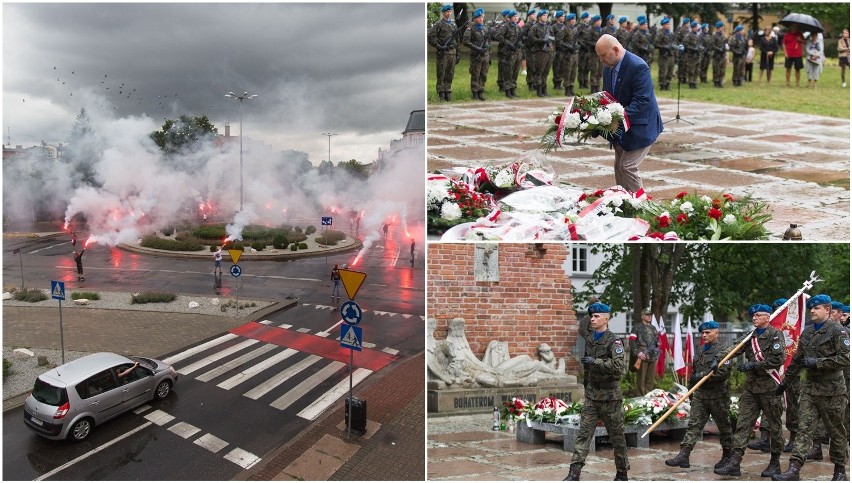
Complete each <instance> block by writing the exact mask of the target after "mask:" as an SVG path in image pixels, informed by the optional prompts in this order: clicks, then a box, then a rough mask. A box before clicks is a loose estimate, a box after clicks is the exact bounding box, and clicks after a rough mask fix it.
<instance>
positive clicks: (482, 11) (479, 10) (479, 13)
mask: <svg viewBox="0 0 852 483" xmlns="http://www.w3.org/2000/svg"><path fill="white" fill-rule="evenodd" d="M483 15H485V9H484V8H477V9H476V10H474V11H473V18H476V17H481V16H483Z"/></svg>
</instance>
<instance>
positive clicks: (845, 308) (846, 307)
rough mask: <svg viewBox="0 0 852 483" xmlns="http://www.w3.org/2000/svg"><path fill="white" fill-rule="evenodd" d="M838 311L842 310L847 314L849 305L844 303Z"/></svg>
mask: <svg viewBox="0 0 852 483" xmlns="http://www.w3.org/2000/svg"><path fill="white" fill-rule="evenodd" d="M840 311H841V312H843V313H844V314H848V313H849V306H848V305H844V306H843V308H842V309H840Z"/></svg>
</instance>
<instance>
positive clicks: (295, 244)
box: [290, 243, 299, 252]
mask: <svg viewBox="0 0 852 483" xmlns="http://www.w3.org/2000/svg"><path fill="white" fill-rule="evenodd" d="M298 249H299V244H298V243H293V244H292V245H290V251H291V252H295V251H296V250H298Z"/></svg>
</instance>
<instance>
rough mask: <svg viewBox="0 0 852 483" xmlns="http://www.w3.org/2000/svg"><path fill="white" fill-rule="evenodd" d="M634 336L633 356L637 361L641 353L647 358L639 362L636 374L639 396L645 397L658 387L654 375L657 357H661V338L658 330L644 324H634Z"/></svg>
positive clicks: (632, 342)
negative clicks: (659, 346) (659, 347)
mask: <svg viewBox="0 0 852 483" xmlns="http://www.w3.org/2000/svg"><path fill="white" fill-rule="evenodd" d="M632 334H635V336H636V337H635V338H634V337H632V336H631V337H630V352H631V356H632V357H633V358H634V359H636V358H638V357H639V354H640V353H641V354H643V355H644V356H645V357H646V358H647V359H645V360H642V361H641V362H639V369H638V371H637V373H636V390H637V392H638V393H639V394H638V395H639V396H644V395H645V394H648V393H649V392H651V391H653V390H654V389H655V387H656V386H655V384H654V375H655V372H656V361H657V357H659V355H660V350H659V349H658V348H657V346H658V345H659V343H660V338H659V337H658V336H657V329H655V328H654V327H653V326H652V325H651V324H646V323H644V322H639V323H636V324H634V325H633V331H632Z"/></svg>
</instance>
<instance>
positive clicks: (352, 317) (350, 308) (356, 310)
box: [340, 300, 363, 325]
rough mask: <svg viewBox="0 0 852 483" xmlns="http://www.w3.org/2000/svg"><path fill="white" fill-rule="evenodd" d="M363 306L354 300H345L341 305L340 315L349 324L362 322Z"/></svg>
mask: <svg viewBox="0 0 852 483" xmlns="http://www.w3.org/2000/svg"><path fill="white" fill-rule="evenodd" d="M361 315H363V313H362V312H361V306H360V305H358V304H356V303H355V301H354V300H348V301H346V302H343V304H342V305H341V306H340V316H341V317H342V318H343V321H344V322H346V323H347V324H352V325H358V323H359V322H361Z"/></svg>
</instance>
